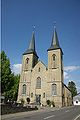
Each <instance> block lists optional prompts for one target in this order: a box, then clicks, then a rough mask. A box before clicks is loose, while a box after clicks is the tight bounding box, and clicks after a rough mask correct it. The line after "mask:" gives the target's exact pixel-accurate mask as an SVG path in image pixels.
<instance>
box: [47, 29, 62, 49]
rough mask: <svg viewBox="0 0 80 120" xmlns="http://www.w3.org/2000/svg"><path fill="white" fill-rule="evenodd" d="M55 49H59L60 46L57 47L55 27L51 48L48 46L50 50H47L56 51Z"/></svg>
mask: <svg viewBox="0 0 80 120" xmlns="http://www.w3.org/2000/svg"><path fill="white" fill-rule="evenodd" d="M57 48H60V45H59V41H58V36H57V32H56V27H54V32H53V36H52V42H51V46H50V48H49V49H48V50H54V49H57Z"/></svg>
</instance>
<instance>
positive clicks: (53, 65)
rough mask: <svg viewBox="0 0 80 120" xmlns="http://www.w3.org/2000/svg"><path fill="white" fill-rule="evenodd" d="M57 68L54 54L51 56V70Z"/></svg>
mask: <svg viewBox="0 0 80 120" xmlns="http://www.w3.org/2000/svg"><path fill="white" fill-rule="evenodd" d="M56 67H57V57H56V55H55V54H53V55H52V68H56Z"/></svg>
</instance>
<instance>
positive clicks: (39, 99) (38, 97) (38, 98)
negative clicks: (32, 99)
mask: <svg viewBox="0 0 80 120" xmlns="http://www.w3.org/2000/svg"><path fill="white" fill-rule="evenodd" d="M36 103H37V105H40V104H41V95H36Z"/></svg>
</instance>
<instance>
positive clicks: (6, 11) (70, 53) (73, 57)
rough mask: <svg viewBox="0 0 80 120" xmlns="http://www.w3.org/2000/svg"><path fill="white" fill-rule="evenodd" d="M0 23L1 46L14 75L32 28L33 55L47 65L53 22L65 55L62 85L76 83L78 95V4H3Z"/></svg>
mask: <svg viewBox="0 0 80 120" xmlns="http://www.w3.org/2000/svg"><path fill="white" fill-rule="evenodd" d="M1 20H2V22H1V24H2V27H1V28H2V29H1V35H2V36H1V38H2V43H1V46H2V50H4V51H5V52H6V54H7V56H8V57H9V59H10V62H11V68H12V69H13V71H14V72H15V71H16V72H19V69H20V67H21V63H22V53H23V52H24V51H25V50H26V49H27V48H28V46H29V42H30V40H31V36H32V31H33V26H34V25H35V26H36V28H35V40H36V51H37V54H38V56H39V59H40V60H42V61H43V62H44V63H45V64H46V65H47V49H48V48H49V47H50V44H51V40H52V34H53V27H54V21H56V29H57V34H58V39H59V43H60V46H61V48H62V50H63V53H64V57H63V58H64V70H65V72H64V76H65V80H64V81H65V83H66V84H67V83H68V81H71V80H73V81H75V83H76V85H77V88H78V91H80V53H79V52H80V0H2V3H1ZM15 69H16V70H15Z"/></svg>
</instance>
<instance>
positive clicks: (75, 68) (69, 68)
mask: <svg viewBox="0 0 80 120" xmlns="http://www.w3.org/2000/svg"><path fill="white" fill-rule="evenodd" d="M79 69H80V66H66V67H64V71H69V72H71V71H74V70H79Z"/></svg>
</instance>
